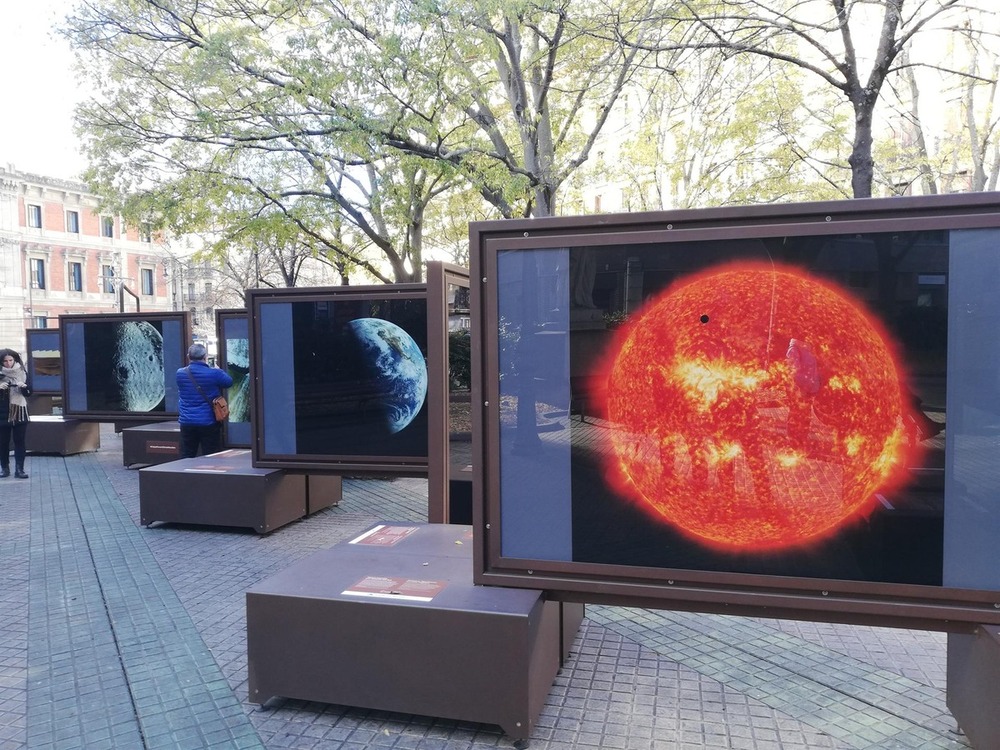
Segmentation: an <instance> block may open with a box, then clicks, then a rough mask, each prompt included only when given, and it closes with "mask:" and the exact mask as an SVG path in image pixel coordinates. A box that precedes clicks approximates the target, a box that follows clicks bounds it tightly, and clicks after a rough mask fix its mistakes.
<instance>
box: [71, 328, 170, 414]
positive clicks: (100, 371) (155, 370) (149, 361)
mask: <svg viewBox="0 0 1000 750" xmlns="http://www.w3.org/2000/svg"><path fill="white" fill-rule="evenodd" d="M84 336H85V351H86V358H87V361H86V376H87V408H88V410H90V411H99V412H142V413H146V412H160V411H164V410H165V398H164V397H165V394H166V373H165V371H164V360H163V333H162V324H161V322H160V321H149V320H134V321H117V320H93V321H88V323H87V326H86V327H85V329H84ZM171 375H172V373H171Z"/></svg>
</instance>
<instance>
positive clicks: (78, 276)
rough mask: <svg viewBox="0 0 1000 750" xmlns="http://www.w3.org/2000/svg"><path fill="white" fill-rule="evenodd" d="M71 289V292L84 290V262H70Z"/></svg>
mask: <svg viewBox="0 0 1000 750" xmlns="http://www.w3.org/2000/svg"><path fill="white" fill-rule="evenodd" d="M68 276H69V290H70V291H71V292H82V291H83V263H77V262H76V261H71V262H70V264H69V274H68Z"/></svg>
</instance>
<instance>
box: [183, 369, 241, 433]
mask: <svg viewBox="0 0 1000 750" xmlns="http://www.w3.org/2000/svg"><path fill="white" fill-rule="evenodd" d="M189 368H190V371H191V374H192V375H194V379H195V380H197V381H198V385H200V386H201V390H202V391H204V392H205V396H204V397H202V395H201V393H199V392H198V389H197V388H196V387H195V385H194V383H192V382H191V378H190V377H188V369H189ZM232 384H233V379H232V378H231V377H229V374H228V373H226V372H225V371H223V370H220V369H218V368H217V367H209V366H208V364H207V363H205V362H197V361H196V362H192V363H191V364H190V365H188V367H182V368H180V369H179V370H178V371H177V401H178V406H177V410H178V414H179V416H178V417H177V421H178V422H180V423H181V424H197V425H210V424H215V414H214V413H213V412H212V404H211V403H210V402H211V400H212V399H213V398H215V397H216V396H224V395H226V394H225V391H224V389H226V388H228V387H229V386H231V385H232ZM205 399H208V400H207V401H206V400H205Z"/></svg>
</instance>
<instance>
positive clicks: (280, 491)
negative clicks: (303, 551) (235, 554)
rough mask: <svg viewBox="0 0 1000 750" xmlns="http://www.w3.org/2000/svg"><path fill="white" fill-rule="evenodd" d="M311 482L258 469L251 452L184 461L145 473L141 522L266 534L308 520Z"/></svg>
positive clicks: (141, 479)
mask: <svg viewBox="0 0 1000 750" xmlns="http://www.w3.org/2000/svg"><path fill="white" fill-rule="evenodd" d="M306 511H307V497H306V477H305V475H302V474H299V475H296V474H289V473H287V472H285V471H284V470H282V469H255V468H253V466H251V463H250V451H247V450H229V451H223V452H221V453H216V454H213V455H211V456H201V457H199V458H184V459H180V460H178V461H171V462H170V463H166V464H161V465H159V466H147V467H146V468H144V469H140V471H139V518H140V522H141V523H142V524H143V525H144V526H148V525H149V524H151V523H154V522H156V521H165V522H172V523H187V524H200V525H209V526H240V527H249V528H252V529H254V530H255V531H257V532H258V533H260V534H266V533H268V532H271V531H274V530H275V529H277V528H279V527H281V526H284V525H285V524H288V523H291V522H292V521H295V520H297V519H299V518H302V517H303V516H305V515H306Z"/></svg>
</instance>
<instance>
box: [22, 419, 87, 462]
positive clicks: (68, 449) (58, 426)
mask: <svg viewBox="0 0 1000 750" xmlns="http://www.w3.org/2000/svg"><path fill="white" fill-rule="evenodd" d="M100 428H101V425H100V424H99V423H97V422H81V421H80V420H79V419H66V418H64V417H57V416H52V415H42V416H32V417H31V419H30V423H29V424H28V431H27V433H26V434H25V448H26V449H27V451H28V453H51V454H54V455H59V456H70V455H73V454H74V453H89V452H91V451H96V450H98V449H100V447H101V431H100Z"/></svg>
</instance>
